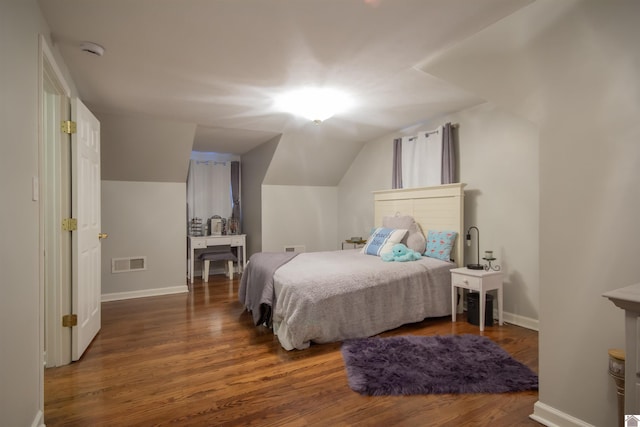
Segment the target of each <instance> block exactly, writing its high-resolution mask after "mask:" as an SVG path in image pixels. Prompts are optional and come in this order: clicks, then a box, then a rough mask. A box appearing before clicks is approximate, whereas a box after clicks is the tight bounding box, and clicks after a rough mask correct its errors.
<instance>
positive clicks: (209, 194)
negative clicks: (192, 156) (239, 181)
mask: <svg viewBox="0 0 640 427" xmlns="http://www.w3.org/2000/svg"><path fill="white" fill-rule="evenodd" d="M187 204H188V209H189V211H188V215H189V221H191V219H192V218H200V219H202V220H203V223H205V220H206V219H208V218H211V217H212V216H214V215H220V216H221V217H222V218H229V217H230V216H231V162H214V161H199V160H191V163H190V165H189V178H188V179H187Z"/></svg>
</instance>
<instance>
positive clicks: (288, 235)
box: [262, 185, 339, 252]
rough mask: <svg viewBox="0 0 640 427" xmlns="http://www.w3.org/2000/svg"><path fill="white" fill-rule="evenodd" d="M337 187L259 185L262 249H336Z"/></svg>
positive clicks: (278, 250)
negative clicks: (303, 247) (260, 187)
mask: <svg viewBox="0 0 640 427" xmlns="http://www.w3.org/2000/svg"><path fill="white" fill-rule="evenodd" d="M337 219H338V190H337V187H315V186H291V185H263V186H262V250H263V251H265V252H282V251H283V250H284V247H285V246H291V245H303V246H305V247H306V251H307V252H315V251H328V250H336V249H339V239H338V233H337Z"/></svg>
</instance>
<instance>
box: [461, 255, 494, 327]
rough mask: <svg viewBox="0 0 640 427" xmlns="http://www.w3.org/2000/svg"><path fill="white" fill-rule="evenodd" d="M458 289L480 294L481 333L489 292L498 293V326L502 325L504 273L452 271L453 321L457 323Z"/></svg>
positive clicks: (468, 270)
mask: <svg viewBox="0 0 640 427" xmlns="http://www.w3.org/2000/svg"><path fill="white" fill-rule="evenodd" d="M458 288H463V289H468V290H470V291H475V292H478V293H479V294H480V295H479V303H480V304H479V306H480V310H479V316H478V319H481V320H480V321H479V323H480V331H481V332H482V331H484V323H485V322H484V320H485V314H484V313H485V308H486V298H487V291H492V290H494V289H495V290H497V291H498V324H500V325H502V323H503V321H502V273H501V272H499V271H485V270H484V268H483V269H482V270H471V269H469V268H454V269H453V270H451V321H452V322H455V321H456V314H457V312H458V307H457V305H458V304H457V301H458Z"/></svg>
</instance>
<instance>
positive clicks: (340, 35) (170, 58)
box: [40, 0, 533, 185]
mask: <svg viewBox="0 0 640 427" xmlns="http://www.w3.org/2000/svg"><path fill="white" fill-rule="evenodd" d="M531 1H533V0H474V1H468V0H304V1H294V0H215V1H214V0H182V1H175V0H40V7H41V9H42V12H43V15H44V17H45V20H46V21H47V22H48V24H49V26H50V28H51V32H52V34H51V36H52V40H53V41H54V46H55V47H56V48H58V49H59V50H60V52H61V54H62V56H63V58H64V60H65V63H66V65H67V66H68V68H69V70H70V73H71V75H72V78H73V79H74V82H75V84H76V87H77V88H78V91H79V96H80V98H81V99H82V100H83V101H84V102H85V103H86V104H87V105H88V106H89V107H90V108H92V109H93V110H94V111H99V112H102V113H103V114H112V115H113V114H118V115H130V116H132V117H135V116H136V115H144V116H145V117H154V118H156V119H158V120H167V121H169V122H182V123H188V124H192V125H195V136H194V142H193V149H195V150H198V151H214V152H226V153H234V154H243V153H246V152H247V151H249V150H251V149H253V148H254V147H256V146H257V145H260V144H262V143H264V142H266V141H268V140H270V139H272V138H273V137H274V136H277V135H280V134H282V135H283V138H282V139H281V143H280V144H281V145H280V146H279V148H278V150H277V151H276V153H275V156H274V162H273V167H274V168H276V169H277V170H275V171H272V170H270V172H269V176H271V177H273V178H272V180H273V181H274V182H273V183H276V184H300V183H305V185H336V184H337V183H338V182H339V180H340V178H341V177H342V175H343V174H344V172H345V170H346V168H347V167H348V166H349V164H350V163H351V160H352V159H353V158H354V157H355V155H356V154H357V152H358V151H359V149H360V148H361V146H362V145H363V144H364V143H365V142H366V141H370V140H372V139H375V138H376V137H379V136H381V135H385V134H388V133H390V132H393V131H396V130H398V129H402V128H405V127H407V126H410V125H413V124H416V123H419V122H422V121H425V120H428V119H432V118H434V117H437V116H440V115H444V114H447V113H449V112H452V111H457V110H460V109H462V108H466V107H468V106H471V105H475V104H477V103H480V102H482V99H480V98H478V97H475V96H471V95H470V94H469V93H467V92H465V91H463V90H461V89H458V88H456V87H454V86H451V85H448V84H446V83H445V82H444V81H442V80H440V79H437V78H434V77H432V76H430V75H428V74H425V73H423V72H421V71H419V70H417V69H416V68H414V67H415V66H416V65H417V64H420V63H422V62H423V61H424V60H425V59H427V58H429V57H431V56H433V55H435V54H437V53H438V52H441V51H442V50H445V49H447V48H448V47H450V46H452V45H454V44H456V43H457V42H459V41H461V40H463V39H465V38H467V37H469V36H471V35H473V34H475V33H477V32H479V31H480V30H482V29H483V28H486V27H487V26H489V25H491V24H493V23H495V22H497V21H499V20H500V19H502V18H504V17H505V16H508V15H509V14H511V13H513V12H515V11H516V10H518V9H520V8H522V7H524V6H525V5H527V4H529V3H531ZM83 41H91V42H95V43H99V44H101V45H102V46H104V47H105V49H106V52H105V53H104V55H103V56H102V57H98V56H95V55H92V54H90V53H86V52H83V51H82V50H81V49H80V44H81V43H82V42H83ZM303 86H330V87H334V88H338V89H342V90H344V91H346V92H348V93H349V94H350V95H351V96H352V97H353V98H354V99H355V103H356V105H355V108H354V109H353V110H351V111H349V112H346V113H343V114H341V115H339V116H335V117H333V118H331V119H329V120H327V121H325V122H324V123H322V124H321V125H319V126H318V125H314V124H313V123H310V122H308V121H307V120H305V119H300V118H297V117H293V116H291V115H289V114H286V113H282V112H279V111H277V110H276V109H275V108H274V106H273V99H274V97H275V96H276V95H278V94H280V93H283V92H284V91H286V90H290V89H296V88H299V87H303ZM145 141H146V142H145ZM131 143H136V144H145V143H147V144H150V142H149V141H148V140H141V141H137V142H136V141H131ZM145 148H147V149H148V150H149V152H154V151H153V149H154V147H153V146H152V145H151V146H149V147H145ZM145 148H141V149H140V150H139V151H141V152H142V151H144V149H145ZM154 156H155V158H156V159H155V160H156V161H157V162H159V163H162V162H176V161H184V162H186V161H187V159H176V157H175V156H169V157H168V158H163V156H162V153H161V152H158V151H155V152H154ZM332 159H341V160H340V161H339V162H335V161H334V162H333V163H334V164H333V166H329V167H328V166H327V165H328V164H331V161H332ZM120 179H127V178H126V177H125V178H122V177H121V178H120Z"/></svg>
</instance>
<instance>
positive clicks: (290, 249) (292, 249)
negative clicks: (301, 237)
mask: <svg viewBox="0 0 640 427" xmlns="http://www.w3.org/2000/svg"><path fill="white" fill-rule="evenodd" d="M305 250H306V247H305V246H304V245H292V246H285V247H284V251H285V252H304V251H305Z"/></svg>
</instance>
